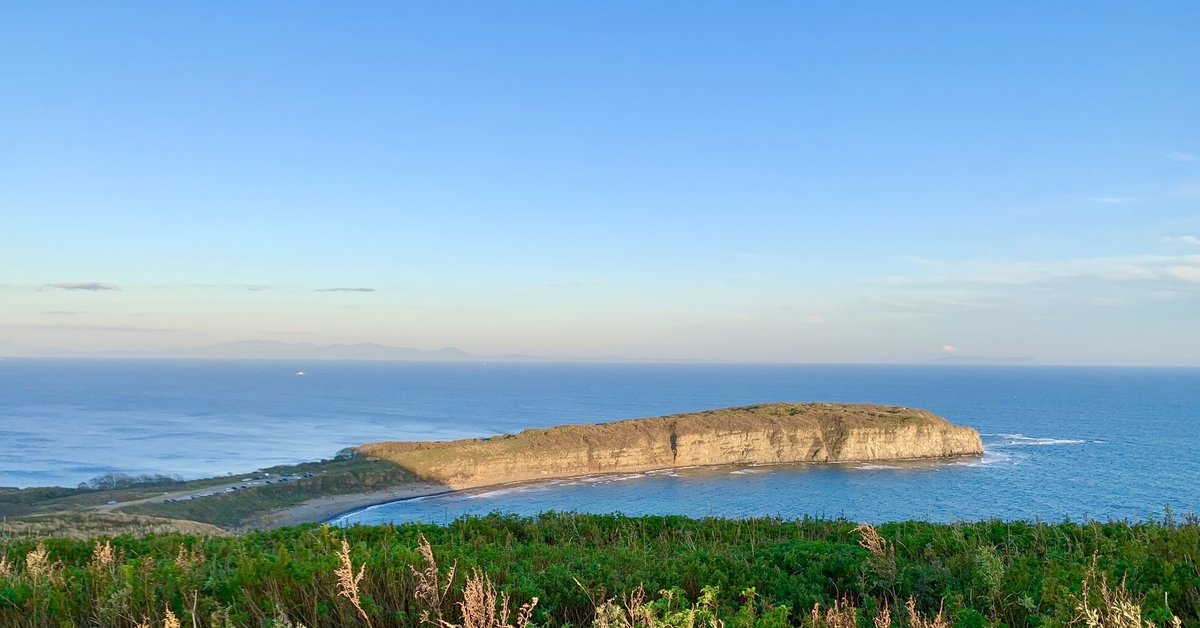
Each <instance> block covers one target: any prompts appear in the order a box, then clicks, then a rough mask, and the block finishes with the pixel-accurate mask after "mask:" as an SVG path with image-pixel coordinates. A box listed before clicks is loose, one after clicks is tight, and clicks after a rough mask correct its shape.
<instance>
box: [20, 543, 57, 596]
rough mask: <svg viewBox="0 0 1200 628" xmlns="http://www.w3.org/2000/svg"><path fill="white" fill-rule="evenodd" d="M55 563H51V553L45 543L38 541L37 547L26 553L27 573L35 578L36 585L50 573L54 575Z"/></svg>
mask: <svg viewBox="0 0 1200 628" xmlns="http://www.w3.org/2000/svg"><path fill="white" fill-rule="evenodd" d="M53 572H54V565H52V564H51V563H50V553H49V552H47V551H46V545H45V544H44V543H38V546H37V548H36V549H34V550H33V551H32V552H29V553H28V554H26V555H25V573H27V574H29V577H30V578H31V579H32V580H33V584H34V586H37V584H38V582H39V581H40V580H41V579H42V578H44V577H46V576H49V575H53Z"/></svg>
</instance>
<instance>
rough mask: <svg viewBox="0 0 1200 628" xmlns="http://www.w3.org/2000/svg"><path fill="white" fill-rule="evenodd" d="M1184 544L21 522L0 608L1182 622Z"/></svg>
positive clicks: (762, 627) (610, 527)
mask: <svg viewBox="0 0 1200 628" xmlns="http://www.w3.org/2000/svg"><path fill="white" fill-rule="evenodd" d="M1198 559H1200V526H1197V525H1196V524H1195V522H1187V523H1184V524H1175V523H1174V522H1171V523H1169V524H1168V523H1155V522H1148V523H1143V524H1128V523H1121V522H1114V523H1106V524H1101V523H1094V522H1093V523H1086V524H1074V523H1062V524H1054V525H1049V524H1044V523H1025V522H1011V523H1005V522H999V521H988V522H980V523H976V524H955V525H935V524H928V523H920V522H908V523H898V524H888V525H885V526H880V527H879V528H874V527H870V526H857V527H856V526H855V525H854V524H852V523H850V522H845V521H828V520H802V521H783V520H777V519H751V520H721V519H706V520H693V519H686V518H682V517H638V518H629V517H621V516H617V515H612V516H590V515H588V516H585V515H576V514H570V513H565V514H564V513H550V514H546V515H541V516H539V517H535V518H521V517H506V516H499V515H493V516H489V517H483V518H465V519H460V520H458V521H456V522H454V523H452V524H449V525H446V526H427V525H417V524H413V525H404V526H390V525H389V526H371V527H353V528H347V529H336V528H330V527H326V526H302V527H297V528H288V529H283V530H277V531H274V532H269V533H255V534H249V535H246V536H240V537H207V538H205V537H192V536H184V535H179V534H162V535H150V536H147V537H145V538H135V537H132V536H120V537H115V538H104V539H100V540H96V541H91V542H84V541H79V540H72V539H45V540H39V541H34V540H21V541H16V542H10V543H7V544H4V545H0V626H3V627H5V628H9V627H12V628H32V627H39V628H41V627H50V626H54V627H58V626H74V627H83V626H94V627H97V628H108V627H120V628H133V627H135V626H138V627H142V628H150V627H151V626H152V627H153V628H160V627H167V626H169V627H171V628H174V627H175V626H177V625H178V626H179V627H180V628H183V627H186V626H191V627H193V628H201V627H204V628H234V627H238V628H250V627H255V628H265V627H273V626H274V627H280V628H301V627H303V628H329V627H334V626H368V627H370V628H386V627H391V626H403V627H405V628H532V627H533V626H534V625H536V626H566V625H570V626H573V627H576V628H582V627H584V626H593V627H594V628H783V627H785V626H796V627H800V628H983V627H984V626H992V627H996V628H1000V627H1001V626H1004V627H1007V628H1064V627H1067V626H1077V627H1079V628H1085V627H1086V628H1185V627H1186V628H1200V617H1198V615H1197V609H1200V571H1198V570H1197V560H1198ZM1113 583H1116V584H1113Z"/></svg>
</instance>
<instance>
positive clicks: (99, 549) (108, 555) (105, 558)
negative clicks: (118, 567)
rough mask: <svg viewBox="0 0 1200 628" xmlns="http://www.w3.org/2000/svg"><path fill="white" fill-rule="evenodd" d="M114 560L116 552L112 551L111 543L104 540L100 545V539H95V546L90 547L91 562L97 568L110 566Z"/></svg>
mask: <svg viewBox="0 0 1200 628" xmlns="http://www.w3.org/2000/svg"><path fill="white" fill-rule="evenodd" d="M115 560H116V554H115V552H113V547H112V543H110V542H108V541H107V540H106V541H104V545H101V544H100V541H96V546H95V547H93V548H92V564H93V565H95V566H96V568H97V569H107V568H109V567H112V564H113V562H114V561H115Z"/></svg>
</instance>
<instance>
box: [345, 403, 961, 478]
mask: <svg viewBox="0 0 1200 628" xmlns="http://www.w3.org/2000/svg"><path fill="white" fill-rule="evenodd" d="M358 449H359V451H361V452H362V453H364V454H366V455H369V456H375V457H379V458H384V459H386V460H391V461H392V462H395V463H397V464H399V465H400V466H403V467H405V468H407V469H409V470H411V471H413V472H414V473H416V474H417V475H418V476H420V477H421V478H423V479H426V480H430V481H435V482H441V483H444V484H446V485H448V486H450V487H452V488H471V487H476V486H485V485H489V484H500V483H504V482H519V481H525V480H537V479H545V478H555V477H569V476H574V475H588V474H593V473H618V472H635V471H651V470H655V469H669V468H672V467H686V466H697V465H718V464H783V463H798V462H844V461H877V460H909V459H921V458H948V457H954V456H969V455H979V454H982V453H983V444H982V442H981V441H980V439H979V433H978V432H976V431H975V430H973V429H971V428H969V427H960V426H957V425H952V424H951V423H950V422H948V421H946V419H943V418H942V417H940V416H937V415H936V414H933V413H931V412H926V411H924V410H915V409H912V408H901V407H894V406H874V405H858V404H829V403H775V404H763V405H756V406H745V407H740V408H726V409H722V410H710V411H707V412H698V413H694V414H677V415H672V416H664V417H655V418H649V419H633V420H629V421H616V422H613V423H601V424H597V425H563V426H559V427H552V428H549V429H530V430H525V431H523V432H521V433H519V434H516V435H504V436H494V437H491V438H486V439H468V440H457V441H447V442H380V443H369V444H366V445H363V446H361V447H359V448H358Z"/></svg>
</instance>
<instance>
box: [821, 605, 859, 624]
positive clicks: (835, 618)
mask: <svg viewBox="0 0 1200 628" xmlns="http://www.w3.org/2000/svg"><path fill="white" fill-rule="evenodd" d="M857 626H858V608H856V607H855V606H854V603H853V602H851V601H850V599H849V598H847V599H844V600H842V601H841V602H838V601H837V600H834V602H833V606H830V607H829V608H827V609H825V612H824V613H821V605H820V603H817V604H814V605H813V608H812V628H856V627H857Z"/></svg>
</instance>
